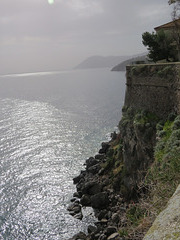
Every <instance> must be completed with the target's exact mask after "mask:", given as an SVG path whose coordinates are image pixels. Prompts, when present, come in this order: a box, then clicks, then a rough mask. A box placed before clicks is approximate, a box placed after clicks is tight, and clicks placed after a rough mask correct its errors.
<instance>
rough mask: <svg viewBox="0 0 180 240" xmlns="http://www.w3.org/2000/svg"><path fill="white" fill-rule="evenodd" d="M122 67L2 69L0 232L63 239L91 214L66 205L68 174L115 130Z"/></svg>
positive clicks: (21, 238)
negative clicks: (80, 215) (116, 69)
mask: <svg viewBox="0 0 180 240" xmlns="http://www.w3.org/2000/svg"><path fill="white" fill-rule="evenodd" d="M124 95H125V72H111V71H110V69H109V68H101V69H88V70H70V71H59V72H58V71H57V72H38V73H19V74H10V75H0V239H1V240H25V239H27V240H42V239H43V240H44V239H47V240H67V239H68V238H70V237H72V236H73V235H74V234H76V233H77V232H79V231H84V232H85V231H86V228H87V225H88V224H90V223H92V222H93V221H94V216H93V212H92V209H91V208H86V209H83V213H84V218H83V220H82V221H80V220H76V219H75V218H73V217H72V216H70V215H69V213H68V211H67V206H68V205H69V203H70V200H71V198H72V196H73V193H74V192H75V191H76V189H75V186H74V185H73V177H75V176H77V175H78V174H79V173H80V171H81V170H83V169H84V163H85V160H86V159H87V158H89V157H91V156H94V155H95V154H97V153H98V150H99V149H100V147H101V142H103V141H108V140H109V139H110V135H111V133H112V132H114V131H117V125H118V122H119V120H120V118H121V109H122V106H123V102H124Z"/></svg>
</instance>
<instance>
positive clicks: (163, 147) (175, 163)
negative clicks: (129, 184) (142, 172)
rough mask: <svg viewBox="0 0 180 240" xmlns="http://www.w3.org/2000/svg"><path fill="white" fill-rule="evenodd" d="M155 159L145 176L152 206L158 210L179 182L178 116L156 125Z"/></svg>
mask: <svg viewBox="0 0 180 240" xmlns="http://www.w3.org/2000/svg"><path fill="white" fill-rule="evenodd" d="M157 127H158V131H157V140H158V141H157V144H156V148H155V154H154V155H155V161H154V163H153V165H152V166H151V168H150V169H149V171H148V173H147V176H146V183H147V185H149V188H150V193H151V197H152V200H153V202H154V204H153V207H154V209H155V210H156V211H157V212H160V211H161V210H162V208H163V207H165V205H166V203H167V201H168V200H169V198H170V197H171V196H172V194H173V193H174V191H175V190H176V188H177V186H178V184H179V183H180V175H179V173H180V116H178V117H176V118H175V120H174V121H172V120H171V121H170V120H167V121H166V122H165V124H164V126H163V127H162V128H161V127H160V125H158V126H157Z"/></svg>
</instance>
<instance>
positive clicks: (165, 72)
mask: <svg viewBox="0 0 180 240" xmlns="http://www.w3.org/2000/svg"><path fill="white" fill-rule="evenodd" d="M126 74H127V83H126V84H127V87H126V96H125V104H124V105H125V106H127V107H132V108H134V109H137V110H138V109H144V110H148V111H150V112H153V113H155V114H156V115H157V116H159V117H165V116H167V115H169V114H170V113H172V112H176V113H178V114H180V64H179V63H177V64H175V63H173V64H146V65H132V66H127V68H126Z"/></svg>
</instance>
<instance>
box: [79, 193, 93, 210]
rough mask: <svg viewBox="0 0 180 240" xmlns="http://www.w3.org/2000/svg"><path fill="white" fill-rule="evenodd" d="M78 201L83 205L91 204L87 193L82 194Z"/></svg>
mask: <svg viewBox="0 0 180 240" xmlns="http://www.w3.org/2000/svg"><path fill="white" fill-rule="evenodd" d="M80 203H81V204H82V205H83V206H86V207H87V206H91V199H90V196H89V195H86V194H84V195H83V196H82V198H81V200H80Z"/></svg>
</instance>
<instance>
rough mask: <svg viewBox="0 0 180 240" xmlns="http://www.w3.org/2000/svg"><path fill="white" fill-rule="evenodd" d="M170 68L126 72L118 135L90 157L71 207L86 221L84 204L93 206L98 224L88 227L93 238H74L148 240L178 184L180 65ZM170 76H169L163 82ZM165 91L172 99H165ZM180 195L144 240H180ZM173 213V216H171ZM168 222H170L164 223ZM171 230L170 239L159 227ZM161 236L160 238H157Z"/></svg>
mask: <svg viewBox="0 0 180 240" xmlns="http://www.w3.org/2000/svg"><path fill="white" fill-rule="evenodd" d="M166 67H167V66H161V65H160V66H159V70H158V66H155V67H154V66H153V65H150V66H144V67H143V69H145V68H148V71H144V70H143V71H140V70H139V66H137V69H135V67H134V66H133V68H134V69H133V71H134V72H136V74H135V77H134V75H133V74H132V69H131V68H130V71H131V72H130V75H128V74H129V72H127V76H130V78H127V84H128V87H127V92H126V101H125V106H124V108H123V116H122V119H121V121H120V123H119V133H113V134H112V140H111V141H109V142H107V143H102V149H100V150H99V153H98V154H97V155H96V156H95V157H91V158H89V159H87V160H86V169H85V170H84V171H81V173H80V175H79V176H78V177H76V178H74V183H75V184H76V188H77V192H76V193H75V194H74V198H73V199H72V201H73V203H72V204H71V205H70V206H69V208H68V209H69V211H70V214H71V215H73V216H74V217H76V218H77V219H82V217H83V216H82V211H81V208H82V206H91V207H92V208H93V209H94V211H95V216H96V217H97V222H95V226H89V227H88V234H84V233H80V234H77V235H76V236H74V237H73V238H72V239H73V240H77V239H85V240H108V239H116V240H130V239H134V240H135V239H138V240H141V239H143V237H144V235H145V233H146V232H147V230H148V229H149V228H150V226H151V224H152V223H153V221H154V219H155V218H156V216H157V215H158V214H159V213H160V212H161V211H162V210H163V209H164V208H165V206H166V204H167V202H168V200H169V198H170V197H171V196H172V194H173V193H174V191H175V189H176V188H177V186H178V185H179V182H180V175H179V172H180V161H179V159H180V117H179V116H177V114H178V113H179V110H178V109H179V107H178V99H179V88H178V85H179V82H178V81H179V78H178V77H177V75H178V71H177V69H178V67H179V66H178V67H177V66H174V65H172V66H168V68H166ZM141 68H142V66H141ZM153 69H154V70H153ZM173 69H175V70H176V71H174V70H173ZM141 70H142V69H141ZM154 71H155V72H154ZM172 71H174V72H173V74H170V73H172ZM137 72H138V75H137ZM157 72H159V74H160V80H159V81H158V78H157V75H156V74H157ZM162 72H163V73H162ZM165 72H166V74H167V73H168V74H170V75H169V77H168V79H166V81H165V83H163V76H164V77H165V76H166V74H165ZM146 74H147V76H146ZM137 77H138V78H137ZM151 80H152V81H151ZM156 80H157V81H156ZM152 83H153V84H152ZM148 89H149V91H148ZM158 89H159V90H158ZM154 90H155V93H156V94H155V93H154ZM158 92H159V95H158ZM136 93H138V95H136ZM164 93H166V95H167V94H170V95H168V96H166V95H165V96H164ZM154 94H155V98H154V100H153V96H154ZM131 97H132V98H131ZM163 97H164V99H165V100H164V101H165V102H163ZM158 98H159V102H158ZM148 99H149V100H150V101H147V100H148ZM170 99H171V100H173V101H170ZM143 100H144V101H143ZM169 101H170V102H169ZM179 102H180V101H179ZM165 103H167V108H166V104H165ZM151 110H152V111H151ZM179 191H180V190H179V188H178V190H177V192H176V193H175V195H174V197H173V198H172V200H171V201H170V202H169V205H168V206H169V208H167V209H166V210H165V212H162V214H160V215H159V217H158V219H157V220H156V222H155V223H154V225H153V226H152V228H151V229H150V231H149V232H148V234H147V236H146V238H145V240H147V239H180V238H178V237H179V235H178V234H179V233H178V231H179V228H177V226H178V225H177V223H179V215H177V214H176V213H175V211H177V208H178V207H179V205H178V204H179V203H178V201H179ZM171 210H172V211H173V212H174V214H173V215H172V216H174V217H173V218H168V217H167V216H168V214H170V211H171ZM171 214H172V213H171ZM163 221H165V222H166V223H165V224H164V225H163V224H162V222H163ZM167 226H171V227H173V228H174V229H173V231H172V234H171V235H168V234H170V233H169V231H170V228H168V229H169V230H168V231H167V232H166V235H162V234H163V231H161V230H159V232H158V227H160V228H161V227H162V229H163V227H164V228H165V227H167ZM157 233H158V234H160V235H157V236H159V238H155V236H156V234H157ZM163 236H171V237H172V236H173V237H175V236H176V237H177V238H163Z"/></svg>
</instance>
